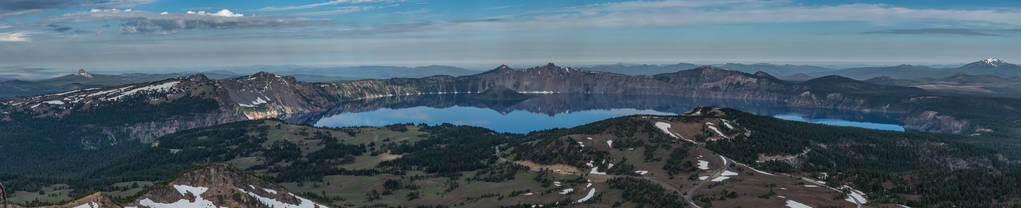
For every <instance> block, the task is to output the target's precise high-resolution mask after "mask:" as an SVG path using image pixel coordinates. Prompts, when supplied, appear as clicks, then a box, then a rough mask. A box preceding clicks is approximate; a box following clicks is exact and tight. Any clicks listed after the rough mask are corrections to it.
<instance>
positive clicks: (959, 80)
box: [865, 73, 1021, 98]
mask: <svg viewBox="0 0 1021 208" xmlns="http://www.w3.org/2000/svg"><path fill="white" fill-rule="evenodd" d="M865 81H866V82H869V83H874V84H881V85H895V86H906V87H917V88H922V89H925V90H929V91H934V92H946V93H956V94H968V95H986V96H1003V97H1014V98H1021V77H1010V78H1005V77H999V76H994V75H969V74H965V73H958V74H956V75H953V76H949V77H944V78H916V79H894V78H890V77H876V78H872V79H868V80H865Z"/></svg>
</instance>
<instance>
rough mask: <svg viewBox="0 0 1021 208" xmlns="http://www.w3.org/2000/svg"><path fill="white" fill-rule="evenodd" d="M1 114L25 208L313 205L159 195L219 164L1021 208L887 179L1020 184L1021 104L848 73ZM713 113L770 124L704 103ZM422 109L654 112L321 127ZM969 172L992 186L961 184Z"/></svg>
mask: <svg viewBox="0 0 1021 208" xmlns="http://www.w3.org/2000/svg"><path fill="white" fill-rule="evenodd" d="M622 83H626V84H622ZM490 89H497V90H490ZM499 89H504V90H499ZM496 91H502V92H499V93H496ZM484 92H485V93H484ZM652 98H655V99H652ZM965 100H966V101H965ZM0 103H2V104H3V105H0V112H2V114H0V116H2V117H0V128H2V129H3V130H4V131H5V132H7V133H5V134H3V135H2V138H0V139H2V141H3V143H2V146H0V147H3V148H4V149H11V150H15V151H7V152H4V153H3V157H0V160H2V162H3V163H4V164H6V165H9V166H8V167H11V168H10V169H5V170H4V172H2V173H0V174H2V176H3V178H2V180H0V181H3V182H4V184H5V185H9V186H10V187H12V188H10V189H11V190H16V191H15V192H13V193H14V195H13V197H12V199H13V201H14V202H17V203H18V204H22V205H47V204H53V203H64V202H70V201H72V200H73V199H77V198H78V197H75V196H78V195H83V194H87V193H89V191H100V192H102V193H103V195H102V196H103V197H106V198H109V199H110V200H111V201H113V202H114V203H116V204H118V205H142V204H143V202H144V203H147V204H152V203H175V202H177V201H179V200H184V202H187V203H199V202H202V203H206V202H205V201H202V200H199V199H200V198H199V196H198V195H202V196H201V199H220V198H224V200H218V201H217V200H214V201H212V202H213V203H218V205H221V204H233V205H238V204H240V205H246V204H247V206H262V205H267V206H268V204H266V203H277V202H287V203H289V204H292V205H295V206H297V205H300V204H301V203H304V201H302V200H300V199H299V200H296V199H293V198H288V197H287V196H286V195H284V196H282V197H284V198H275V199H274V200H276V201H277V202H271V201H267V200H262V198H259V197H267V196H268V195H264V194H266V193H265V192H252V190H250V189H246V188H245V187H243V185H238V184H233V185H230V184H223V183H220V182H218V181H212V182H210V181H206V182H203V183H211V184H197V183H182V184H189V185H183V186H181V187H185V186H187V187H185V188H186V190H199V189H198V188H199V187H204V188H208V189H207V190H214V191H211V192H202V193H198V191H194V192H193V191H181V190H185V189H178V190H177V191H178V192H180V194H179V195H174V194H169V195H168V193H173V192H169V190H173V188H176V186H169V187H168V186H164V185H161V184H165V183H161V181H163V180H165V179H167V178H172V177H173V176H174V175H176V174H178V173H180V172H182V171H186V170H189V169H192V168H194V167H200V166H204V165H208V164H210V163H222V164H226V165H227V166H224V167H223V168H228V169H237V170H238V171H236V172H239V173H238V174H252V175H254V176H256V177H258V178H262V179H264V180H267V181H271V182H270V183H275V184H279V186H274V187H273V188H271V189H274V190H281V189H286V190H289V191H291V193H295V194H296V195H295V196H301V197H304V199H308V200H311V202H315V203H318V204H322V205H328V206H331V207H365V206H377V205H384V206H386V205H398V204H399V205H416V206H418V205H421V206H438V205H457V206H469V207H471V206H478V205H483V204H485V205H486V206H493V205H497V206H505V207H530V206H531V205H544V206H557V205H558V204H560V205H572V206H583V207H584V206H594V207H605V206H614V205H618V206H628V207H631V206H697V207H710V206H727V207H730V206H751V205H754V204H769V206H787V205H790V204H803V205H808V206H813V207H818V206H848V207H850V206H854V207H857V206H860V205H861V206H865V205H868V206H894V205H896V204H902V205H908V206H922V207H926V206H950V205H957V206H963V205H965V204H962V202H968V204H967V205H1009V204H1013V202H1010V201H999V200H993V199H992V198H990V197H993V198H996V199H1011V200H1013V199H1015V198H1017V196H1014V195H1012V194H1010V193H1009V192H996V191H993V192H991V193H988V194H985V195H983V196H984V197H978V198H976V197H974V196H972V195H971V194H965V193H959V192H954V193H950V194H952V195H938V194H947V193H946V192H944V191H940V190H942V189H938V188H936V189H935V190H933V189H932V188H933V187H935V186H933V185H936V184H931V183H927V182H924V181H917V180H915V181H896V180H891V179H892V178H913V177H945V178H946V180H944V181H941V182H940V183H943V184H940V185H961V186H965V187H968V188H975V187H974V186H972V185H965V184H982V183H988V182H989V181H993V180H999V181H1007V183H1004V184H1000V185H990V187H1006V186H1007V185H1008V184H1012V183H1013V182H1011V180H1009V179H1008V178H1009V177H1012V176H1013V175H1015V174H1017V171H1016V170H1014V169H1013V167H1015V166H1016V165H1017V161H1016V160H1012V158H1016V157H1015V156H1016V155H1017V154H1018V151H1014V150H1011V147H1015V146H1017V144H1019V143H1017V142H1004V141H1008V140H1009V138H1012V137H1014V135H1015V134H1016V132H1017V125H1016V123H1003V121H1010V119H1005V118H1017V117H1014V115H1016V114H1018V112H1017V111H1016V109H1017V108H1013V107H1012V106H1021V105H1018V104H1019V103H1021V101H1018V100H1014V99H1011V98H994V97H969V96H965V95H948V94H939V93H930V92H927V91H925V90H923V89H919V88H912V87H898V86H888V85H878V84H872V83H868V82H862V81H857V80H852V79H847V78H843V77H838V76H828V77H821V78H816V79H812V80H808V81H804V82H789V81H783V80H779V79H776V78H774V77H772V76H771V75H769V74H766V73H756V74H748V73H743V72H737V71H730V70H726V69H723V68H716V67H708V66H707V67H699V68H695V69H690V70H683V71H679V72H675V73H668V74H658V75H652V76H647V75H639V76H631V75H620V74H612V73H604V72H591V71H584V70H579V69H574V68H570V67H560V66H556V65H553V64H548V65H545V66H539V67H534V68H530V69H523V70H516V69H511V68H509V67H506V66H501V67H498V68H496V69H494V70H491V71H488V72H485V73H481V74H477V75H468V76H460V77H451V76H434V77H426V78H396V79H387V80H357V81H339V82H328V83H306V82H300V81H297V80H296V79H295V78H293V77H288V76H279V75H274V74H270V73H265V72H260V73H257V74H254V75H250V76H242V77H238V78H231V79H222V80H215V79H209V78H207V77H205V76H203V75H191V76H186V77H179V78H172V79H167V80H161V81H154V82H149V83H138V84H129V85H123V86H117V87H111V88H102V89H86V90H75V91H69V92H64V93H57V94H49V95H41V96H32V97H16V98H5V99H0ZM711 105H716V106H724V107H733V108H736V109H741V110H747V111H749V112H753V113H755V114H759V115H765V116H757V115H754V114H748V113H745V112H741V111H738V110H735V109H729V108H715V107H700V106H711ZM417 106H430V107H436V108H463V106H473V107H475V108H486V109H491V111H495V112H499V113H502V114H513V113H515V112H516V111H525V112H532V113H534V114H535V115H533V116H540V117H541V116H549V117H550V118H556V117H555V116H557V115H560V114H562V115H570V113H568V112H588V111H591V112H599V110H606V109H610V110H611V111H609V112H613V111H614V110H613V109H618V108H625V109H645V110H644V111H643V110H625V111H617V112H621V113H619V114H613V113H609V114H606V113H595V114H598V116H594V117H588V118H587V119H582V120H578V121H575V122H573V123H572V124H568V125H563V126H556V125H552V126H548V125H540V126H537V127H531V128H524V129H520V130H510V131H508V130H500V129H495V130H494V129H486V128H479V127H471V126H457V125H452V124H445V123H447V121H455V120H443V121H442V122H432V123H431V124H428V125H427V124H418V125H412V124H394V123H403V122H409V123H410V122H417V121H416V120H396V121H386V122H382V123H368V125H370V126H369V127H357V126H347V127H343V128H333V127H329V125H326V124H323V123H321V122H329V120H330V119H331V118H333V116H335V115H339V114H344V113H350V112H372V111H374V110H377V109H387V108H396V109H402V108H414V107H417ZM593 110H595V111H593ZM993 111H996V112H997V113H988V112H993ZM664 112H666V113H664ZM792 112H795V113H800V114H802V115H809V116H811V117H813V118H838V119H849V120H856V121H858V120H868V121H871V120H879V121H884V122H892V123H897V124H899V125H901V126H902V127H903V129H905V130H907V131H910V132H893V131H878V130H865V129H860V128H853V127H834V126H826V125H817V124H807V123H801V122H795V121H784V120H780V119H776V118H773V117H772V116H773V115H779V114H785V113H792ZM455 114H456V113H455ZM471 114H478V112H475V113H471ZM543 114H545V115H543ZM634 114H639V115H634ZM577 115H585V114H577ZM372 117H378V116H372ZM334 119H340V120H338V121H336V122H339V123H349V122H350V121H345V120H344V119H343V118H334ZM519 122H525V121H519ZM425 123H430V122H425ZM452 123H457V122H452ZM310 124H317V125H318V126H319V127H316V126H311V125H310ZM461 124H470V123H461ZM476 125H478V124H476ZM482 126H486V125H482ZM28 127H31V128H28ZM553 127H559V128H553ZM549 128H553V129H549ZM547 129H548V130H547ZM912 132H915V133H912ZM918 132H920V133H918ZM26 138H27V139H26ZM892 138H896V139H892ZM494 149H495V150H497V152H496V153H495V154H494V151H493V150H494ZM45 152H48V153H58V154H41V153H45ZM214 166H216V167H219V166H223V165H214ZM983 170H988V171H983ZM976 174H977V175H980V176H981V177H978V178H974V177H963V176H965V175H970V176H975V175H976ZM86 177H87V178H88V179H87V180H83V179H82V178H86ZM231 177H241V176H238V175H234V176H231ZM590 181H591V182H590ZM554 182H559V184H560V186H557V185H555V184H557V183H554ZM115 184H116V185H115ZM135 184H138V185H135ZM590 184H591V185H590ZM223 185H227V186H226V187H221V188H212V187H213V186H223ZM845 185H846V186H845ZM230 186H234V187H233V188H231V187H230ZM153 187H157V188H153ZM158 187H164V188H158ZM189 187H190V188H189ZM850 187H854V188H850ZM143 188H144V189H143ZM154 189H163V190H167V191H159V192H153V190H154ZM568 189H570V191H566V190H568ZM1005 189H1009V188H1005ZM141 190H144V191H141ZM488 190H492V191H490V192H487V191H488ZM857 190H860V191H857ZM994 190H995V189H994ZM242 191H244V192H242ZM132 192H135V193H137V194H142V195H136V194H135V193H132ZM975 192H976V193H981V192H983V191H977V190H976V191H975ZM30 193H33V194H30ZM185 193H192V194H191V196H189V195H188V194H185ZM204 193H209V195H203V194H204ZM366 193H369V194H366ZM373 193H374V194H373ZM561 193H562V194H561ZM590 193H591V194H590ZM238 194H241V195H240V196H241V197H240V198H239V197H238V196H239V195H238ZM246 194H247V195H249V196H251V197H253V198H246V197H244V195H246ZM253 194H254V195H253ZM182 195H183V196H182ZM848 195H850V196H855V197H850V198H848ZM858 195H865V196H868V197H867V200H866V197H860V198H859V197H857V196H858ZM42 196H45V197H42ZM139 196H151V197H149V198H153V199H152V201H140V200H143V199H145V198H144V197H139ZM273 196H279V195H275V194H274V195H273ZM182 197H183V199H182ZM227 198H230V200H226V199H227ZM582 199H584V200H582ZM257 202H258V203H257ZM263 202H265V203H263ZM260 203H262V205H259V204H260ZM679 204H681V205H679Z"/></svg>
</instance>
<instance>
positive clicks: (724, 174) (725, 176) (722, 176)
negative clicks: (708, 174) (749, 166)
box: [712, 170, 737, 182]
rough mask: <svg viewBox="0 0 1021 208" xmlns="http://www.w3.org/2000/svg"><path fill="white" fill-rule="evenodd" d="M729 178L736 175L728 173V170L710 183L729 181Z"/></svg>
mask: <svg viewBox="0 0 1021 208" xmlns="http://www.w3.org/2000/svg"><path fill="white" fill-rule="evenodd" d="M730 176H737V173H735V172H730V171H729V170H724V171H723V174H721V175H720V177H716V178H713V180H712V181H713V182H720V181H724V180H727V179H730Z"/></svg>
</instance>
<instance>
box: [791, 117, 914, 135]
mask: <svg viewBox="0 0 1021 208" xmlns="http://www.w3.org/2000/svg"><path fill="white" fill-rule="evenodd" d="M773 117H776V118H779V119H783V120H791V121H801V122H809V123H816V124H826V125H832V126H852V127H860V128H867V129H879V130H889V131H904V127H901V126H900V125H894V124H882V123H872V122H867V121H848V120H840V119H827V118H822V119H806V118H805V116H804V115H801V114H797V113H787V114H779V115H773Z"/></svg>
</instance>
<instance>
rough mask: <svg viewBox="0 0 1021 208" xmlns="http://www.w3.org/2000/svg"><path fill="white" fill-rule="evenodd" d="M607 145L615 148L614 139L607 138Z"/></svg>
mask: <svg viewBox="0 0 1021 208" xmlns="http://www.w3.org/2000/svg"><path fill="white" fill-rule="evenodd" d="M606 146H610V148H613V140H606Z"/></svg>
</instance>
